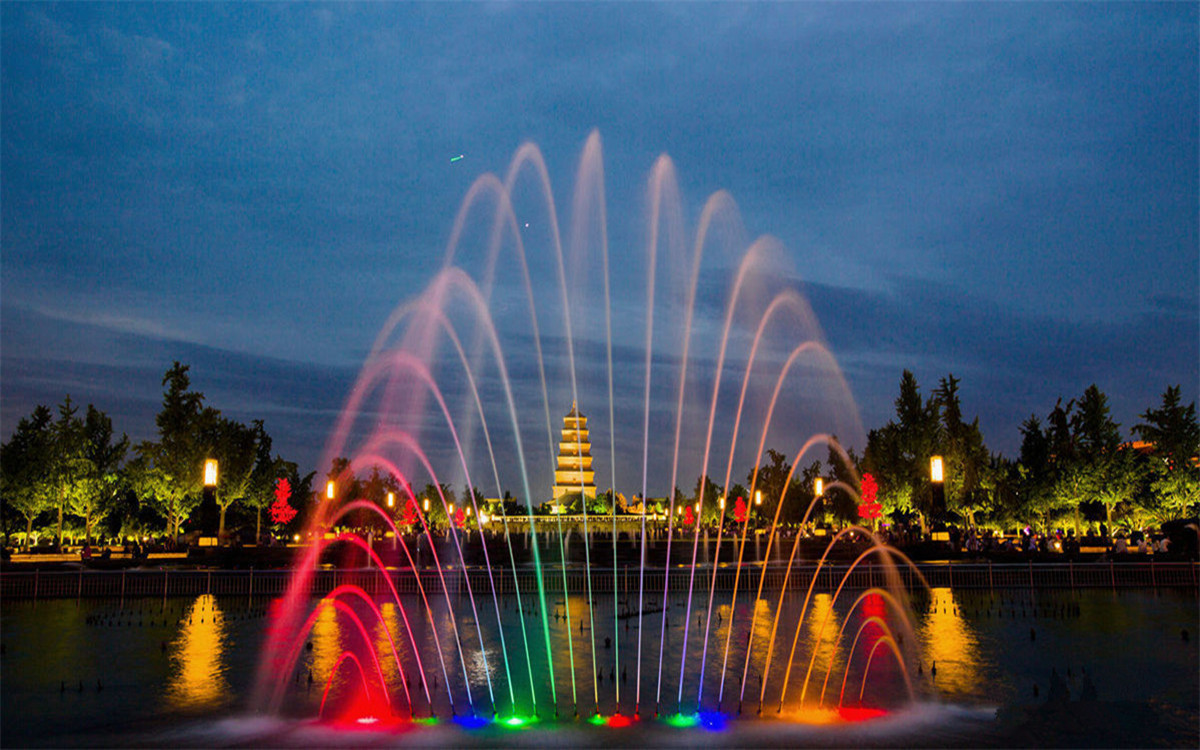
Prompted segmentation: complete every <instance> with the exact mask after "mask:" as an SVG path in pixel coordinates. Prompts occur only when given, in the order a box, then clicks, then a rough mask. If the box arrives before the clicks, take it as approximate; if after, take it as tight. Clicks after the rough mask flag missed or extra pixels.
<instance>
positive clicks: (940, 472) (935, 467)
mask: <svg viewBox="0 0 1200 750" xmlns="http://www.w3.org/2000/svg"><path fill="white" fill-rule="evenodd" d="M929 479H930V482H932V487H931V489H932V491H933V508H932V509H931V510H932V512H933V514H936V515H938V516H942V515H943V514H944V513H945V510H946V484H945V473H944V469H943V466H942V457H941V456H930V458H929Z"/></svg>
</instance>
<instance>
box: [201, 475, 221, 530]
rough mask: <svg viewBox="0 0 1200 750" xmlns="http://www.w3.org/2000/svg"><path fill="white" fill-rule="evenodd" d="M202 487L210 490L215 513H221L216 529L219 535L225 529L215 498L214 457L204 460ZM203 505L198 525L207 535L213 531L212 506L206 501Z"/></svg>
mask: <svg viewBox="0 0 1200 750" xmlns="http://www.w3.org/2000/svg"><path fill="white" fill-rule="evenodd" d="M204 489H205V490H212V499H213V505H216V506H217V513H218V514H219V515H221V519H220V521H219V522H218V529H217V535H218V536H220V534H221V532H224V531H225V523H224V521H225V518H224V514H221V513H220V502H219V501H218V500H217V459H215V458H207V459H205V460H204ZM204 505H205V506H206V507H204V508H202V509H201V512H200V525H201V528H202V533H203V534H205V535H206V536H207V535H211V534H212V533H213V528H212V527H213V517H212V514H213V508H212V506H209V505H208V504H207V502H205V503H204Z"/></svg>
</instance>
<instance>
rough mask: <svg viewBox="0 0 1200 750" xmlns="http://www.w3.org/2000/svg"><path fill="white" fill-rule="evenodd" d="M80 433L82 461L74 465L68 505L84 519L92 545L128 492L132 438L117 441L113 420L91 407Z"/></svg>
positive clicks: (124, 437) (79, 426)
mask: <svg viewBox="0 0 1200 750" xmlns="http://www.w3.org/2000/svg"><path fill="white" fill-rule="evenodd" d="M78 430H79V435H80V443H79V456H80V459H81V460H79V461H77V463H76V464H75V471H74V472H73V481H72V484H71V487H70V489H69V490H68V493H67V505H68V509H69V510H70V512H71V514H72V515H75V516H78V517H79V518H80V519H82V520H83V528H84V538H85V539H86V540H87V541H88V542H89V543H90V542H91V541H92V532H93V530H94V529H95V528H96V525H97V524H98V523H100V522H101V521H103V520H104V518H105V516H107V515H108V514H109V513H110V512H111V511H112V510H113V509H114V508H115V506H116V502H117V499H118V498H119V497H120V495H121V493H123V492H124V491H125V487H126V481H125V475H124V472H123V471H122V463H123V461H124V460H125V452H126V451H127V450H128V448H129V438H127V437H126V436H124V435H122V436H121V438H120V439H119V440H115V441H114V439H113V426H112V419H110V418H109V417H108V415H106V414H105V413H104V412H102V411H100V410H98V409H96V407H95V406H93V405H91V404H88V408H87V416H86V417H85V418H84V420H83V421H82V423H81V424H80V425H78Z"/></svg>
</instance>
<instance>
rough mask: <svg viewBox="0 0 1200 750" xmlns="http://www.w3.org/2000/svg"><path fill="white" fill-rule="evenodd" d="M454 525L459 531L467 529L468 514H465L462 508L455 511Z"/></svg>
mask: <svg viewBox="0 0 1200 750" xmlns="http://www.w3.org/2000/svg"><path fill="white" fill-rule="evenodd" d="M454 525H455V526H457V527H458V528H459V529H465V528H467V514H466V513H463V509H462V508H459V509H458V510H456V511H454Z"/></svg>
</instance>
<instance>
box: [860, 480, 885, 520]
mask: <svg viewBox="0 0 1200 750" xmlns="http://www.w3.org/2000/svg"><path fill="white" fill-rule="evenodd" d="M878 494H879V485H878V484H877V483H876V482H875V477H874V476H872V475H871V472H869V471H868V472H866V473H864V474H863V475H862V498H861V502H859V504H858V517H859V518H861V519H862V520H863V521H865V522H867V523H869V524H874V522H875V521H876V520H878V519H879V517H880V516H882V515H883V506H882V505H880V504H879V503H877V502H875V498H876V496H877V495H878Z"/></svg>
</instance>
